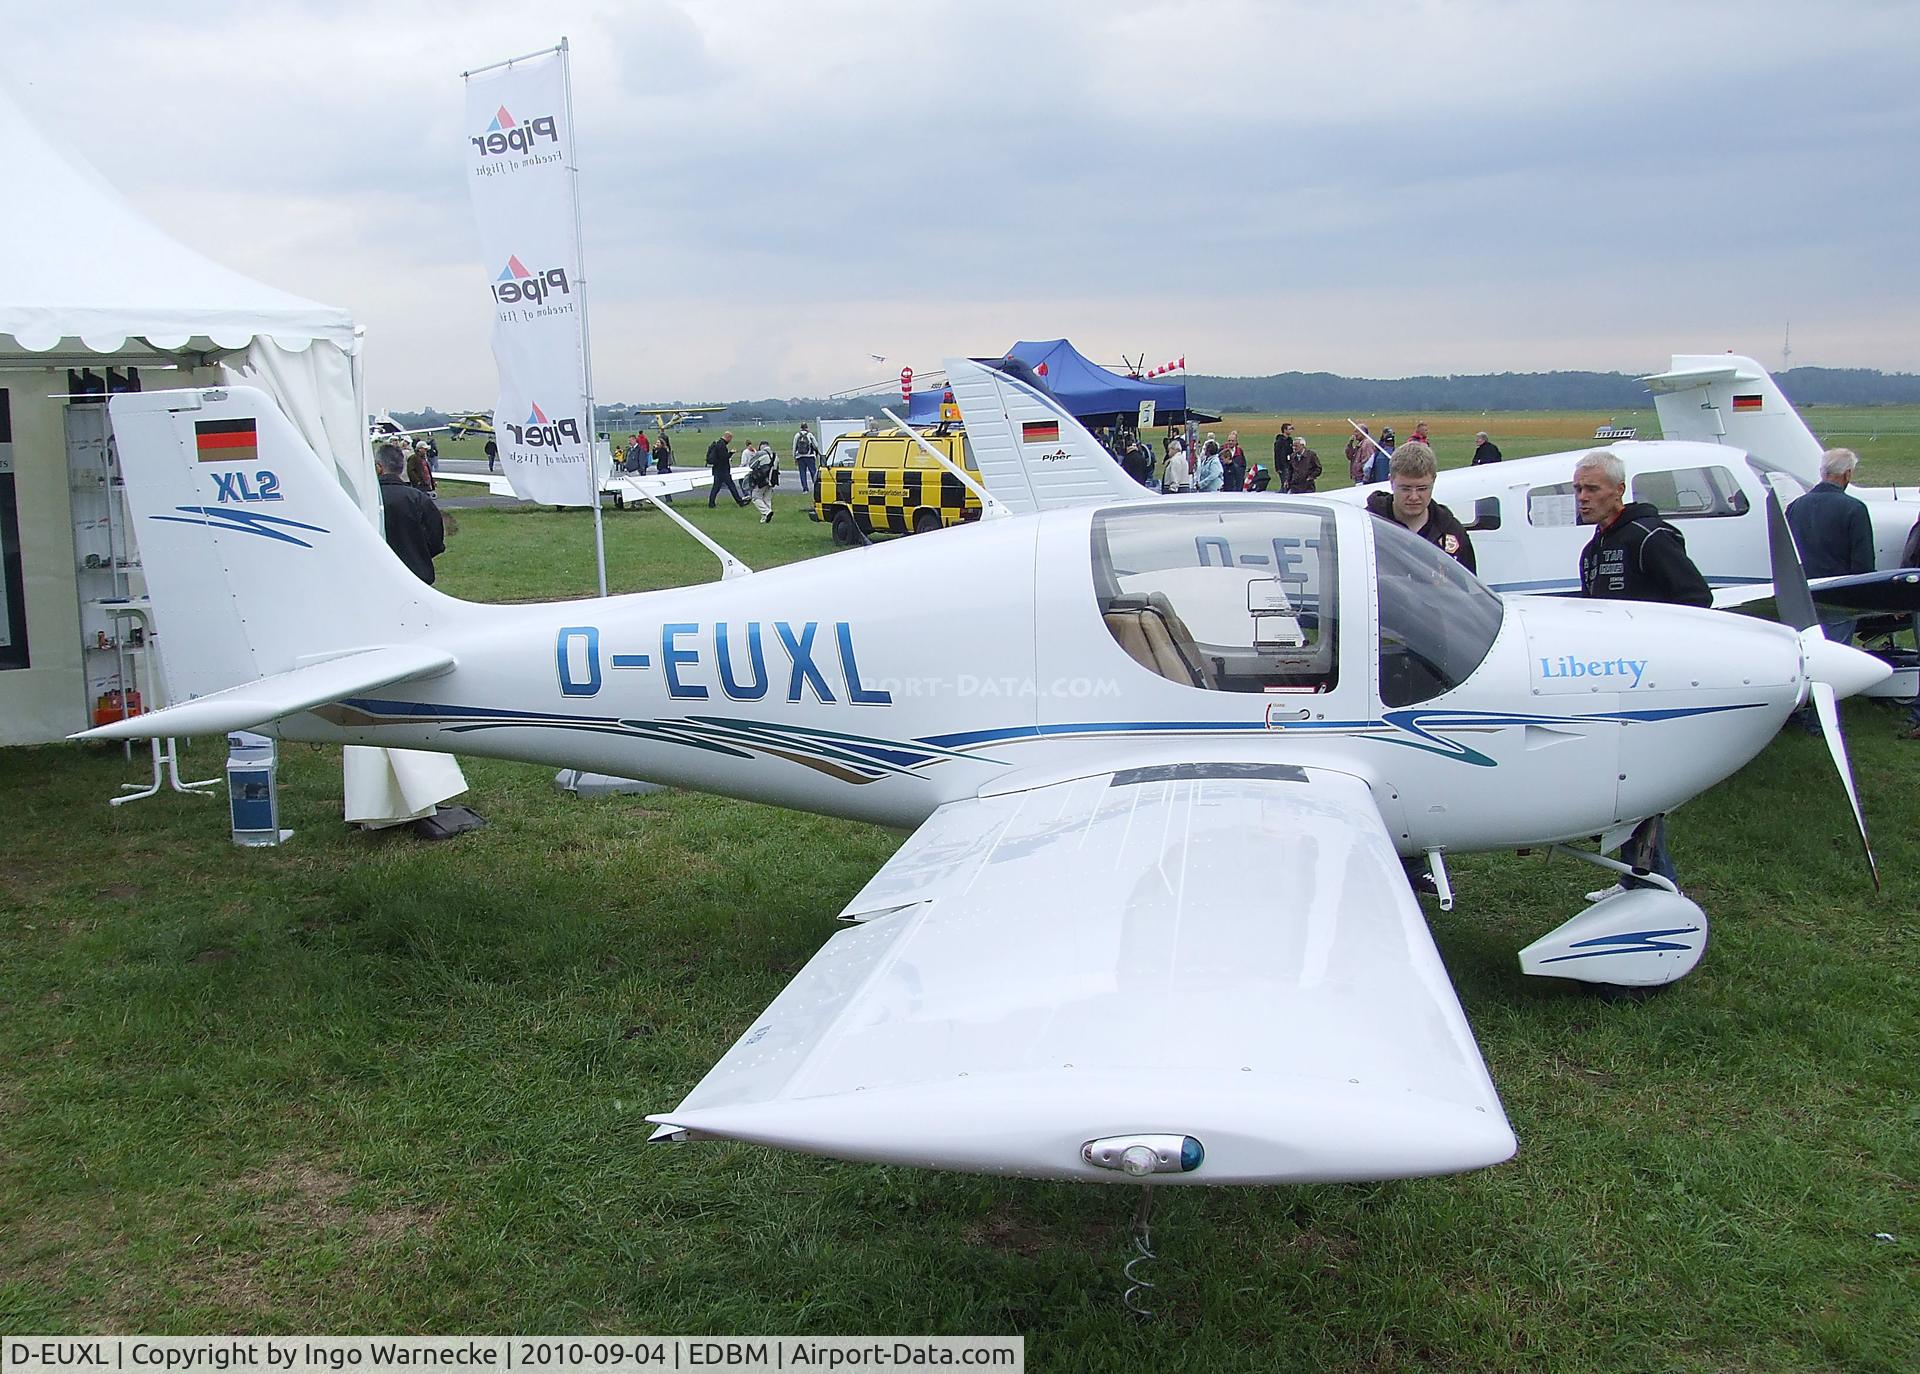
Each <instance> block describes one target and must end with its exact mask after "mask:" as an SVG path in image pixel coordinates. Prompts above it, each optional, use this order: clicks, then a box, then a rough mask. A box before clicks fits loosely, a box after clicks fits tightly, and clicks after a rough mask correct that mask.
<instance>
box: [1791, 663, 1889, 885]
mask: <svg viewBox="0 0 1920 1374" xmlns="http://www.w3.org/2000/svg"><path fill="white" fill-rule="evenodd" d="M1808 695H1809V696H1811V697H1812V698H1813V706H1814V709H1815V710H1816V711H1818V712H1819V714H1820V733H1821V734H1823V735H1825V736H1826V737H1827V752H1828V753H1830V754H1832V755H1833V766H1834V768H1835V769H1836V770H1837V771H1838V772H1839V774H1840V785H1841V786H1842V787H1844V788H1846V789H1847V804H1848V805H1849V806H1851V807H1852V808H1853V823H1854V824H1855V825H1856V826H1858V827H1859V828H1860V848H1861V851H1862V852H1863V853H1865V854H1866V856H1867V870H1868V871H1869V872H1870V873H1872V874H1873V890H1874V891H1875V892H1878V891H1879V890H1880V865H1879V864H1878V863H1876V862H1874V858H1873V845H1872V844H1870V843H1869V842H1868V840H1867V819H1866V817H1865V816H1863V815H1861V813H1860V794H1859V793H1858V792H1856V791H1854V787H1853V766H1852V764H1850V763H1849V762H1848V761H1847V741H1846V737H1845V736H1843V735H1842V734H1841V733H1840V708H1839V706H1838V705H1837V704H1835V701H1834V696H1833V684H1831V683H1828V682H1821V681H1819V680H1818V679H1815V680H1814V681H1813V682H1811V683H1809V684H1808Z"/></svg>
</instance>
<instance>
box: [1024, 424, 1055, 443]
mask: <svg viewBox="0 0 1920 1374" xmlns="http://www.w3.org/2000/svg"><path fill="white" fill-rule="evenodd" d="M1020 442H1021V443H1023V444H1057V443H1059V442H1060V422H1059V421H1058V420H1022V421H1021V422H1020Z"/></svg>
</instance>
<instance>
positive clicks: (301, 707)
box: [71, 644, 454, 739]
mask: <svg viewBox="0 0 1920 1374" xmlns="http://www.w3.org/2000/svg"><path fill="white" fill-rule="evenodd" d="M453 666H454V657H453V655H452V654H450V653H448V652H447V651H446V650H444V649H433V648H428V647H426V646H425V645H418V644H391V645H387V646H385V647H382V648H376V649H361V650H358V651H356V652H354V653H349V654H343V655H341V656H339V657H337V658H328V659H324V660H322V661H321V662H319V663H309V664H306V665H305V666H303V667H299V668H294V669H292V670H291V671H289V672H285V673H276V674H274V675H273V676H272V677H263V678H258V679H256V680H255V681H253V682H243V683H241V684H240V685H239V686H238V687H229V688H227V689H226V690H225V691H222V692H212V693H209V694H208V695H206V696H203V697H195V698H194V699H193V700H192V701H183V702H181V703H180V704H179V705H177V706H167V707H163V708H162V709H160V710H158V711H148V712H146V713H145V714H143V715H138V716H132V717H129V718H128V719H126V720H116V721H114V722H113V723H112V724H110V725H101V726H97V727H96V728H94V729H92V730H82V731H81V732H80V733H79V734H77V735H74V736H72V737H71V738H73V739H165V738H167V737H168V736H178V737H185V736H188V735H213V734H221V733H224V732H225V731H228V730H244V729H247V728H249V727H251V726H255V725H260V724H262V723H264V722H266V721H269V720H278V719H279V718H280V717H282V716H291V715H294V714H296V713H298V712H301V711H306V710H311V709H312V708H313V707H315V706H323V705H325V704H326V703H327V702H330V701H338V700H339V699H340V698H341V697H347V696H352V695H354V694H355V693H356V692H366V691H371V690H373V689H374V688H376V687H390V686H392V685H393V684H394V683H396V682H404V681H406V680H407V679H409V678H417V677H433V676H435V675H437V674H439V673H444V672H446V671H447V670H448V669H450V668H452V667H453Z"/></svg>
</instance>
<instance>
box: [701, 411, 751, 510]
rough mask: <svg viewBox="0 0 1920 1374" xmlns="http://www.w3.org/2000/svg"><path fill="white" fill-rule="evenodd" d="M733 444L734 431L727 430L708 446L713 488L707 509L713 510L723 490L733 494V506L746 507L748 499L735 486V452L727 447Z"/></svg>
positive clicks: (709, 493)
mask: <svg viewBox="0 0 1920 1374" xmlns="http://www.w3.org/2000/svg"><path fill="white" fill-rule="evenodd" d="M732 442H733V431H732V430H727V431H726V432H725V433H724V434H722V435H721V436H720V437H719V438H718V439H715V440H714V441H713V442H712V443H710V444H708V445H707V466H708V467H709V468H711V469H713V486H712V487H711V488H710V489H709V490H708V492H707V509H708V510H712V509H713V503H714V501H715V499H716V498H717V497H718V496H719V495H720V490H721V488H723V487H724V488H725V489H726V490H728V491H730V492H732V493H733V504H734V505H736V506H744V505H746V504H747V498H746V497H744V496H742V495H741V494H740V488H739V487H737V486H735V485H734V484H733V450H732V449H730V448H728V447H727V446H728V445H729V444H731V443H732Z"/></svg>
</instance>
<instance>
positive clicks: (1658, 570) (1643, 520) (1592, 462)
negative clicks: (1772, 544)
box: [1573, 449, 1713, 606]
mask: <svg viewBox="0 0 1920 1374" xmlns="http://www.w3.org/2000/svg"><path fill="white" fill-rule="evenodd" d="M1573 500H1574V505H1575V506H1576V507H1577V508H1578V509H1579V512H1580V523H1581V524H1583V525H1592V526H1593V527H1594V531H1593V538H1592V539H1590V540H1588V541H1587V546H1586V548H1584V549H1582V550H1581V551H1580V595H1582V596H1591V597H1599V598H1602V599H1604V600H1611V601H1665V602H1669V603H1670V604H1672V605H1675V606H1711V605H1712V604H1713V591H1712V589H1710V588H1709V587H1708V586H1707V580H1706V578H1704V577H1702V576H1701V575H1700V570H1699V569H1698V568H1696V567H1694V566H1693V560H1692V559H1691V558H1688V557H1687V541H1686V540H1685V539H1684V538H1682V537H1681V534H1680V531H1679V530H1677V529H1675V528H1674V527H1673V526H1672V525H1670V524H1668V523H1667V522H1666V521H1665V520H1662V519H1661V518H1660V512H1659V511H1658V510H1657V509H1655V508H1654V506H1653V505H1652V504H1651V503H1649V502H1646V501H1635V502H1634V503H1632V504H1631V505H1629V504H1627V473H1626V468H1625V466H1624V465H1622V463H1621V462H1620V460H1619V458H1617V457H1616V456H1614V455H1613V454H1612V453H1609V452H1608V451H1607V450H1606V449H1595V450H1594V451H1593V452H1592V453H1589V454H1587V456H1586V457H1584V458H1582V459H1581V460H1580V462H1579V464H1578V465H1577V466H1576V467H1575V468H1574V470H1573Z"/></svg>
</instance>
